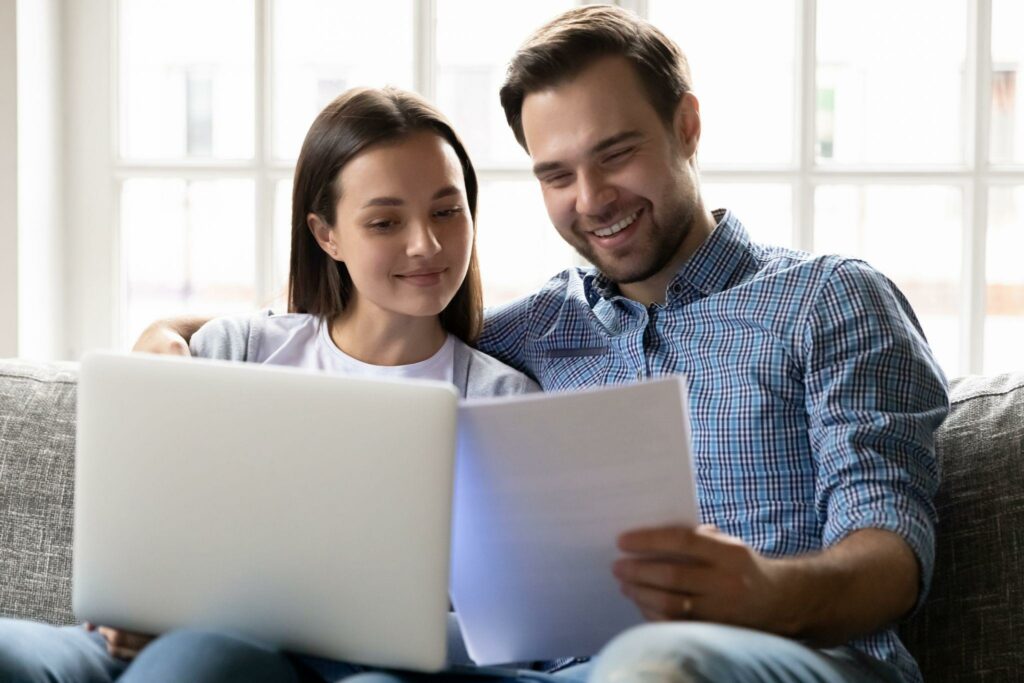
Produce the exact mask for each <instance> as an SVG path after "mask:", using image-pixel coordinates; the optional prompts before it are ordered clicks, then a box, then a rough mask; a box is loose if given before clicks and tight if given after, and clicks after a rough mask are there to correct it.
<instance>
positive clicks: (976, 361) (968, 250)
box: [960, 0, 992, 374]
mask: <svg viewBox="0 0 1024 683" xmlns="http://www.w3.org/2000/svg"><path fill="white" fill-rule="evenodd" d="M968 7H969V9H968V12H969V13H970V16H969V21H968V22H967V24H968V27H969V29H968V30H969V31H970V33H969V35H968V36H967V45H968V65H969V68H968V69H967V72H966V77H967V78H968V79H969V80H970V81H971V84H972V86H973V87H972V88H970V92H971V93H972V100H973V101H972V103H971V104H972V105H973V106H971V108H970V110H969V111H970V112H972V116H973V124H974V125H973V128H972V130H971V132H972V133H973V135H972V143H971V144H970V145H968V148H969V149H970V150H971V157H970V159H969V163H970V164H971V171H972V179H971V182H970V184H969V185H970V186H969V188H968V189H967V192H966V193H965V195H966V196H965V200H966V201H965V210H964V217H965V219H966V220H965V228H966V229H965V230H964V234H963V247H964V248H963V254H964V256H963V262H962V269H963V283H964V284H963V294H962V296H963V301H962V305H961V311H962V313H961V315H962V319H961V321H962V322H961V327H960V329H961V361H960V362H961V370H962V371H965V372H967V373H971V374H978V373H980V372H981V371H982V366H983V363H984V345H985V243H986V237H987V233H988V194H989V193H988V182H987V181H988V177H987V176H988V166H989V164H988V153H989V128H990V125H991V116H990V105H991V77H992V0H976V2H971V3H968Z"/></svg>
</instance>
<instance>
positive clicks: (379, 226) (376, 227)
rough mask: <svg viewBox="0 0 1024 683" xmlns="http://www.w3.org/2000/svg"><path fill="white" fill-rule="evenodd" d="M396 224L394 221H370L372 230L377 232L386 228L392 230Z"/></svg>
mask: <svg viewBox="0 0 1024 683" xmlns="http://www.w3.org/2000/svg"><path fill="white" fill-rule="evenodd" d="M394 224H395V222H394V221H374V222H373V223H370V225H369V227H370V230H373V231H375V232H384V231H386V230H390V229H391V227H392V226H393V225H394Z"/></svg>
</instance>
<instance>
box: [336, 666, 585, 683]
mask: <svg viewBox="0 0 1024 683" xmlns="http://www.w3.org/2000/svg"><path fill="white" fill-rule="evenodd" d="M589 666H590V664H589V663H584V664H577V665H575V666H572V667H568V668H566V669H564V670H562V671H559V672H558V673H555V674H548V673H543V672H541V671H527V670H525V669H521V670H514V669H500V668H489V667H482V668H479V669H477V668H474V667H471V666H463V667H458V668H456V669H449V670H447V671H442V672H440V673H436V674H423V673H411V672H404V671H403V672H399V671H367V672H364V673H359V674H356V675H354V676H348V677H346V678H343V679H338V681H339V682H340V681H344V683H577V682H579V683H583V681H585V680H586V675H587V671H588V668H589ZM332 683H334V682H332Z"/></svg>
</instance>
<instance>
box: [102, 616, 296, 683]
mask: <svg viewBox="0 0 1024 683" xmlns="http://www.w3.org/2000/svg"><path fill="white" fill-rule="evenodd" d="M299 680H300V679H299V674H298V672H297V671H296V669H295V667H294V666H292V664H291V662H290V661H289V659H288V657H287V656H286V655H285V654H284V653H282V652H280V651H278V650H276V649H274V648H272V647H270V646H267V645H264V644H262V643H259V642H256V641H253V640H249V639H247V638H244V637H241V636H236V635H232V634H228V633H220V632H215V631H203V630H199V629H181V630H178V631H171V632H170V633H167V634H165V635H162V636H160V637H159V638H157V639H156V640H154V641H153V642H152V643H150V644H149V645H147V646H146V647H145V648H143V650H142V652H140V653H139V656H138V657H136V658H135V659H134V660H133V661H132V663H131V666H129V667H128V669H127V670H126V671H125V672H124V674H123V675H122V676H121V678H120V679H118V682H119V683H153V682H154V681H189V682H190V683H236V682H237V683H299Z"/></svg>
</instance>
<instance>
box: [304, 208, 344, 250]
mask: <svg viewBox="0 0 1024 683" xmlns="http://www.w3.org/2000/svg"><path fill="white" fill-rule="evenodd" d="M306 225H307V226H309V231H310V232H311V233H313V239H315V240H316V243H317V244H319V245H320V248H321V249H323V250H324V252H325V253H326V254H327V255H328V256H330V257H331V258H332V259H334V260H335V261H342V260H344V259H342V257H341V250H340V249H339V248H338V243H337V241H335V239H334V230H332V229H331V226H329V225H327V223H326V222H325V221H324V220H323V219H322V218H320V216H318V215H316V214H315V213H311V214H308V215H307V216H306Z"/></svg>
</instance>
